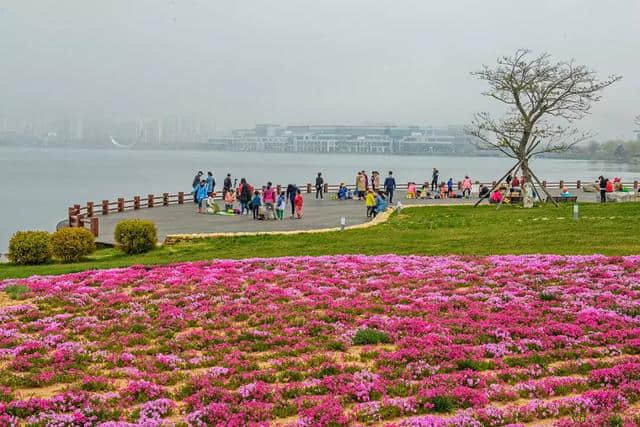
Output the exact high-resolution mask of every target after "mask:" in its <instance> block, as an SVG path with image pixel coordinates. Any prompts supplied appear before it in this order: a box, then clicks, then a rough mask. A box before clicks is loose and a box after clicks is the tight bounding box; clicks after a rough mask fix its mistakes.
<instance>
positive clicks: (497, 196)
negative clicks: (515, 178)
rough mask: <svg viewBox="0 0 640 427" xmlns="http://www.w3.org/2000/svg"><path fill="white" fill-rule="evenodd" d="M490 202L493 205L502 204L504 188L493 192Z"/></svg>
mask: <svg viewBox="0 0 640 427" xmlns="http://www.w3.org/2000/svg"><path fill="white" fill-rule="evenodd" d="M490 201H491V203H500V202H501V201H502V188H500V189H498V190H496V191H494V192H493V194H492V195H491V198H490Z"/></svg>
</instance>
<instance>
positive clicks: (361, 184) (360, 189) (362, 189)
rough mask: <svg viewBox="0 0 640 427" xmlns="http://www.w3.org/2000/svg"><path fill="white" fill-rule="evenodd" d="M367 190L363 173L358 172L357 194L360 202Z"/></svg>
mask: <svg viewBox="0 0 640 427" xmlns="http://www.w3.org/2000/svg"><path fill="white" fill-rule="evenodd" d="M366 190H367V186H366V184H365V181H364V176H363V175H362V172H358V175H356V192H357V193H358V200H362V198H363V197H364V193H365V191H366Z"/></svg>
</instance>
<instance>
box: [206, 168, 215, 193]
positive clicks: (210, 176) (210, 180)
mask: <svg viewBox="0 0 640 427" xmlns="http://www.w3.org/2000/svg"><path fill="white" fill-rule="evenodd" d="M215 188H216V180H215V179H214V178H213V174H212V173H211V171H209V172H207V193H213V191H214V190H215Z"/></svg>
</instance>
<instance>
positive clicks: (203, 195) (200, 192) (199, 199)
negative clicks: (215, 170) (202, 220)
mask: <svg viewBox="0 0 640 427" xmlns="http://www.w3.org/2000/svg"><path fill="white" fill-rule="evenodd" d="M208 196H209V194H208V192H207V181H205V180H204V179H203V180H202V181H200V185H198V186H197V187H196V194H195V196H194V197H195V200H196V203H197V204H198V213H204V208H205V207H206V206H205V200H207V197H208Z"/></svg>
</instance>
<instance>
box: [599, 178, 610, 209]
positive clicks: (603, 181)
mask: <svg viewBox="0 0 640 427" xmlns="http://www.w3.org/2000/svg"><path fill="white" fill-rule="evenodd" d="M598 180H599V184H600V203H606V202H607V181H608V179H607V178H605V177H604V176H602V175H600V176H599V177H598Z"/></svg>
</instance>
